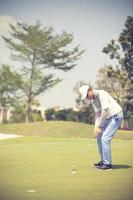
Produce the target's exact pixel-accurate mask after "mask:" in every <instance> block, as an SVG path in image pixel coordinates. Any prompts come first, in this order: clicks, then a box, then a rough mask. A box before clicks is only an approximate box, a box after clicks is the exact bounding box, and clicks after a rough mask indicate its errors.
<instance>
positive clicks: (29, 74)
mask: <svg viewBox="0 0 133 200" xmlns="http://www.w3.org/2000/svg"><path fill="white" fill-rule="evenodd" d="M3 39H4V40H5V42H6V44H7V45H8V47H9V48H10V49H11V53H12V55H11V56H12V59H14V60H17V61H21V63H24V65H21V67H20V72H21V76H22V77H23V84H22V87H21V89H22V91H23V94H24V95H25V99H27V101H26V104H27V105H26V113H27V115H26V120H27V121H29V118H30V110H31V109H30V107H31V102H32V100H33V99H34V98H35V97H36V96H38V95H40V94H41V93H43V92H45V91H46V90H48V89H49V88H52V87H54V86H55V85H56V84H57V83H59V82H60V81H61V80H62V79H60V78H58V77H55V74H52V73H49V74H48V73H46V69H56V70H62V71H64V72H66V71H69V70H71V69H73V68H74V67H75V66H76V61H77V60H78V59H79V58H80V56H81V55H82V53H83V52H84V51H83V50H80V47H79V45H77V46H76V47H73V48H72V47H70V46H71V44H72V42H73V39H74V36H73V34H68V33H66V32H63V33H61V34H60V35H59V34H55V33H54V29H53V28H52V27H42V25H41V23H40V22H39V21H37V22H36V23H35V24H34V25H27V24H25V23H17V25H16V26H14V25H10V37H3Z"/></svg>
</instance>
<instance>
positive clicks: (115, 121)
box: [97, 112, 123, 165]
mask: <svg viewBox="0 0 133 200" xmlns="http://www.w3.org/2000/svg"><path fill="white" fill-rule="evenodd" d="M122 120H123V113H122V112H121V113H119V114H117V115H114V116H112V117H111V118H109V119H107V120H105V122H104V124H103V127H102V134H99V136H98V137H97V143H98V149H99V155H100V160H101V161H103V163H104V164H108V165H110V164H111V163H112V160H111V140H112V138H113V136H114V135H115V133H116V131H117V129H118V128H119V127H120V125H121V123H122Z"/></svg>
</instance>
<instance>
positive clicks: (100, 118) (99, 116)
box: [94, 108, 108, 137]
mask: <svg viewBox="0 0 133 200" xmlns="http://www.w3.org/2000/svg"><path fill="white" fill-rule="evenodd" d="M107 112H108V108H107V109H105V110H103V111H102V112H97V113H96V118H95V129H94V133H95V137H97V136H98V135H99V134H101V133H102V126H103V123H104V121H105V119H106V116H107Z"/></svg>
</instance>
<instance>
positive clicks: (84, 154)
mask: <svg viewBox="0 0 133 200" xmlns="http://www.w3.org/2000/svg"><path fill="white" fill-rule="evenodd" d="M132 152H133V140H119V139H117V140H116V139H114V140H113V143H112V156H113V164H114V169H113V170H112V171H99V170H96V169H95V168H93V166H92V164H93V162H95V161H98V154H97V145H96V141H95V140H94V139H73V138H70V139H67V138H66V139H65V138H64V139H63V138H62V139H59V138H55V139H50V138H45V137H38V136H31V137H23V138H17V139H9V140H5V141H0V200H30V199H32V200H88V199H90V200H107V199H108V200H125V199H126V200H131V199H133V194H132V185H133V159H132V158H133V156H132ZM73 164H75V165H76V168H77V170H76V174H75V175H73V174H72V165H73Z"/></svg>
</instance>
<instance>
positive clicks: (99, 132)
mask: <svg viewBox="0 0 133 200" xmlns="http://www.w3.org/2000/svg"><path fill="white" fill-rule="evenodd" d="M101 133H102V129H101V128H100V127H95V129H94V137H95V138H97V137H98V135H99V134H101Z"/></svg>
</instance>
